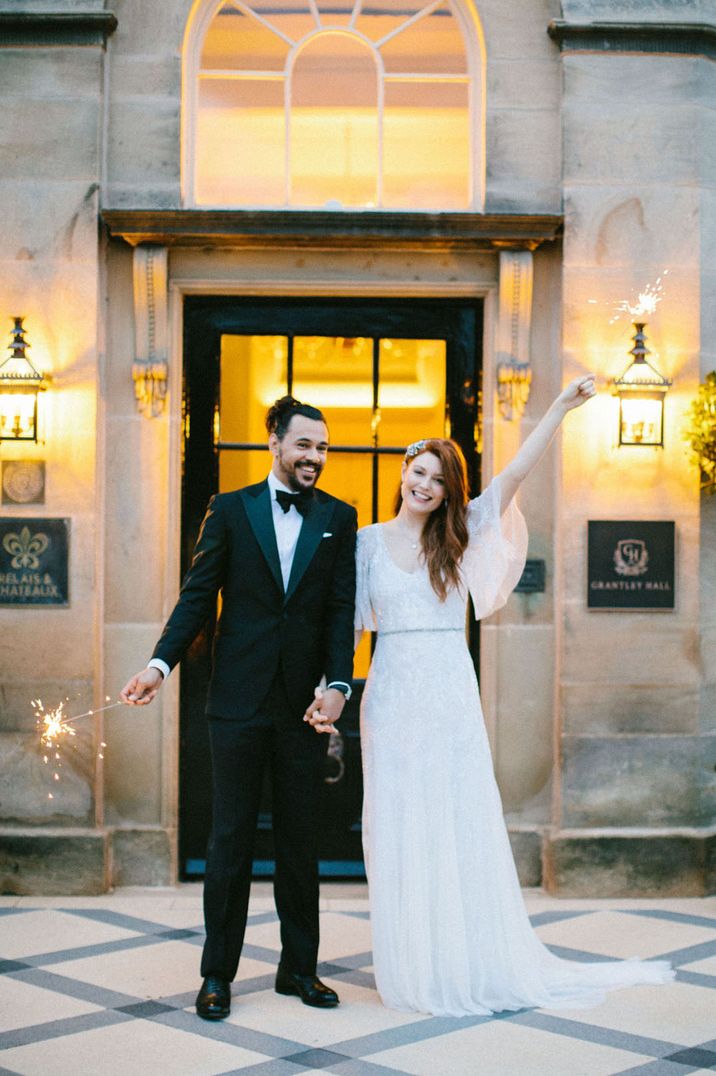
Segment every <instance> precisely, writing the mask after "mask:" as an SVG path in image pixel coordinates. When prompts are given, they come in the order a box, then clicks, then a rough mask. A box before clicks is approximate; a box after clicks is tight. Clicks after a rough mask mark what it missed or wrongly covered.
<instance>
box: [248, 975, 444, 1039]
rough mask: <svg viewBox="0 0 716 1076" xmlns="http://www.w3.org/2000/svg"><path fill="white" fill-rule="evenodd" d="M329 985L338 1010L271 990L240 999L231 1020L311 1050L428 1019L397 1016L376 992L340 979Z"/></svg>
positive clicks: (413, 1015)
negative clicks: (319, 1006)
mask: <svg viewBox="0 0 716 1076" xmlns="http://www.w3.org/2000/svg"><path fill="white" fill-rule="evenodd" d="M325 982H326V984H327V985H329V986H332V987H333V989H334V990H336V991H337V992H338V995H339V997H340V999H341V1003H340V1005H338V1006H337V1007H336V1008H335V1009H314V1008H311V1007H310V1006H309V1005H304V1004H303V1003H302V1002H301V1001H300V999H299V998H292V997H284V996H282V995H280V994H276V993H275V992H274V991H273V990H271V991H268V990H267V991H264V992H263V993H261V994H251V995H249V996H248V997H238V998H236V999H235V1001H234V1002H232V1007H231V1015H230V1017H229V1020H231V1022H232V1023H235V1024H239V1025H241V1026H242V1027H250V1028H253V1029H254V1030H255V1031H265V1032H267V1033H268V1034H271V1035H280V1036H281V1037H283V1038H286V1039H292V1040H294V1041H296V1042H300V1043H304V1044H305V1046H306V1048H307V1049H309V1048H313V1047H319V1046H323V1047H327V1046H329V1045H330V1044H331V1043H334V1042H342V1041H343V1040H344V1039H354V1038H357V1037H358V1036H360V1035H371V1034H373V1033H374V1032H377V1031H383V1030H385V1029H386V1028H391V1027H402V1026H403V1025H404V1024H412V1023H415V1021H416V1020H422V1019H424V1017H422V1016H420V1015H419V1014H417V1013H396V1012H392V1011H391V1010H389V1009H386V1008H384V1007H383V1005H382V1004H381V1002H380V999H379V997H378V995H377V994H376V993H375V991H374V990H367V989H365V988H363V987H360V986H354V985H353V984H351V983H344V982H341V980H340V979H329V978H326V979H325Z"/></svg>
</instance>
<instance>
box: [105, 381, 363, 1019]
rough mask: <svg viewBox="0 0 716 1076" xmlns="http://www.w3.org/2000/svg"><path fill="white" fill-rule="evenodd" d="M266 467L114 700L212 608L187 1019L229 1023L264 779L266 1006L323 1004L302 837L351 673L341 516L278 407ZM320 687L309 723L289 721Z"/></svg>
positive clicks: (142, 696) (172, 661)
mask: <svg viewBox="0 0 716 1076" xmlns="http://www.w3.org/2000/svg"><path fill="white" fill-rule="evenodd" d="M266 427H267V429H268V433H269V441H268V447H269V450H270V452H271V454H272V456H273V464H272V467H271V471H270V473H269V475H268V478H267V479H265V480H264V481H263V482H260V483H258V485H255V486H247V487H246V488H245V489H239V490H235V491H233V492H232V493H220V494H217V495H216V496H214V497H213V498H212V500H211V501H210V503H209V507H208V509H207V512H206V516H205V517H204V521H203V523H202V526H201V531H200V533H199V538H198V540H197V543H196V549H195V551H194V558H193V561H192V564H191V567H190V569H189V571H188V573H187V575H186V578H185V580H184V584H183V586H182V589H181V593H180V595H179V600H178V601H177V604H176V606H175V608H174V611H173V612H172V614H171V616H170V617H169V620H168V621H167V624H166V627H165V628H164V631H163V633H162V636H161V638H160V640H159V642H158V643H157V646H156V648H155V650H154V654H153V656H152V659H151V661H150V662H149V664H148V665H147V668H146V669H144V671H143V672H141V673H138V674H137V675H136V676H134V677H132V679H131V680H130V681H129V682H128V683H127V685H126V686H125V687H124V689H123V690H122V692H121V694H120V698H121V699H122V700H123V701H124V702H126V703H128V704H130V705H134V706H141V705H146V704H147V703H148V702H151V701H152V699H153V698H154V697H155V696H156V694H157V692H158V691H159V688H160V687H161V684H162V683H163V681H164V679H165V678H166V677H167V676H168V675H169V673H170V671H171V669H172V668H173V666H174V665H176V664H177V662H178V661H180V659H181V658H182V656H183V655H184V654H185V653H186V651H187V649H188V647H189V646H190V645H191V643H192V642H193V640H194V638H195V636H196V635H197V634H198V633H199V631H200V630H201V628H202V627H203V625H204V623H205V621H206V620H207V619H208V618H209V617H210V616H211V614H212V613H213V612H214V610H215V609H216V600H217V595H218V594H219V592H220V593H221V596H222V607H221V614H220V617H219V621H218V624H217V628H216V635H215V638H214V655H213V658H214V662H213V673H212V677H211V681H210V684H209V694H208V700H207V705H206V713H207V717H208V720H209V735H210V742H211V755H212V775H213V824H212V832H211V838H210V840H209V847H208V851H207V865H206V878H205V882H204V919H205V924H206V943H205V945H204V952H203V955H202V962H201V974H202V975H203V976H204V982H203V985H202V988H201V990H200V991H199V995H198V997H197V999H196V1010H197V1013H198V1014H199V1016H201V1017H203V1018H204V1019H205V1020H220V1019H222V1018H223V1017H225V1016H228V1014H229V1008H230V1004H231V989H230V983H231V981H232V980H233V978H234V976H235V975H236V970H237V967H238V963H239V956H240V953H241V947H242V944H243V940H244V931H245V928H246V916H247V911H248V902H249V888H250V884H251V868H252V859H253V842H254V833H255V830H256V823H257V818H258V812H259V801H260V796H261V787H262V779H263V775H264V771H265V770H266V768H267V767H268V770H269V773H270V777H271V785H272V800H273V831H274V838H275V855H276V873H275V878H274V898H275V901H276V909H277V911H278V915H279V919H280V921H281V945H282V949H281V958H280V962H279V966H278V971H277V974H276V991H277V992H278V993H279V994H295V995H298V997H300V998H301V1000H302V1001H303V1002H304V1004H306V1005H314V1006H318V1007H322V1008H324V1007H331V1006H334V1005H337V1004H338V996H337V994H336V993H335V991H333V990H331V989H330V988H329V987H327V986H325V985H324V984H323V983H322V982H321V981H320V979H318V978H317V976H316V961H317V956H318V835H319V829H320V822H321V820H320V813H319V805H320V792H321V787H322V777H323V762H324V758H325V754H326V746H327V742H328V741H327V740H326V739H325V738H324V737H323V736H319V735H316V729H317V730H319V731H325V732H330V730H331V728H332V726H333V723H334V722H335V721H337V719H338V718H339V717H340V714H341V710H342V709H343V706H344V704H345V701H346V699H347V698H349V697H350V691H351V689H350V681H351V678H352V674H353V605H354V599H355V562H354V550H355V534H356V526H357V520H356V512H355V509H354V508H352V507H351V506H350V505H348V504H346V503H344V502H343V501H339V500H337V499H336V498H335V497H331V496H330V495H329V494H327V493H323V492H322V491H321V490H317V489H316V488H315V487H316V483H317V481H318V478H319V476H320V474H321V472H322V470H323V467H324V465H325V462H326V454H327V451H328V428H327V426H326V422H325V419H324V417H323V415H322V414H321V412H320V411H319V410H318V409H317V408H315V407H311V406H309V405H308V404H302V403H299V402H298V401H297V400H295V399H294V398H293V397H291V396H284V397H283V398H282V399H280V400H277V401H276V403H275V404H274V405H273V407H271V408H270V410H269V412H268V414H267V416H266ZM322 676H325V678H326V682H327V688H326V690H325V691H324V692H323V695H322V699H321V703H320V716H322V723H320V724H318V725H316V726H315V727H311V725H310V724H306V723H305V722H304V721H303V720H302V719H303V714H304V712H305V710H306V708H307V706H308V704H309V703H311V702H312V701H313V697H314V690H315V688H316V686H317V685H318V683H319V681H320V680H321V677H322Z"/></svg>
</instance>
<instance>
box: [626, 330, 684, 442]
mask: <svg viewBox="0 0 716 1076" xmlns="http://www.w3.org/2000/svg"><path fill="white" fill-rule="evenodd" d="M645 327H646V325H645V323H644V322H641V321H636V322H634V328H635V330H636V332H635V334H634V347H633V348H631V350H630V351H629V354H630V355H632V356H633V361H632V362H631V363H630V364H629V366H627V368H626V370H625V371H624V373H623V374H622V375H621V377H615V378H614V393H615V395H616V396H618V397H619V444H620V445H656V446H663V444H664V397H665V396H666V393H667V392H668V391H669V389H670V388H671V386H672V384H673V381H671V380H670V379H669V378H666V377H662V375H661V374H660V373H659V371H658V370H657V369H656V367H654V366H652V364H651V363H650V362H649V361H648V360H647V357H646V356H647V355H649V354H651V352H650V351H649V349H648V347H647V346H646V336H645V335H644V329H645Z"/></svg>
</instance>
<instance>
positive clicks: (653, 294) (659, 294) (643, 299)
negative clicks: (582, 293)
mask: <svg viewBox="0 0 716 1076" xmlns="http://www.w3.org/2000/svg"><path fill="white" fill-rule="evenodd" d="M668 273H669V270H668V269H664V270H663V271H662V274H661V276H659V277H657V278H656V280H655V281H654V283H653V284H647V285H646V287H645V288H643V290H642V291H640V292H639V293H638V295H637V297H636V299H634V300H630V299H620V300H619V302H617V303H614V304H610V305H612V306H613V309H614V311H615V313H614V314H613V315H612V317H611V318H610V319H609V324H610V325H613V324H614V322H615V321H619V319H620V317H621V316H622V314H629V316H630V317H631V318H633V319H634V320H636V321H639V320H640V319H641V318H648V317H650V316H651V315H652V314H653V313H654V311H655V310H656V308H657V306H658V305H659V303H660V302H661V300H662V299H663V298H664V277H665V276H667V275H668ZM587 302H588V303H591V304H593V305H596V304H597V303H598V302H599V300H598V299H587Z"/></svg>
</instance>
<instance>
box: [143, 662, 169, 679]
mask: <svg viewBox="0 0 716 1076" xmlns="http://www.w3.org/2000/svg"><path fill="white" fill-rule="evenodd" d="M147 668H148V669H159V672H160V673H161V674H162V676H163V677H164V679H165V680H166V679H167V677H168V676H169V673H170V672H171V669H170V668H169V666H168V665H167V663H166V661H162V659H161V658H152V659H151V660H150V661H148V662H147Z"/></svg>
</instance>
